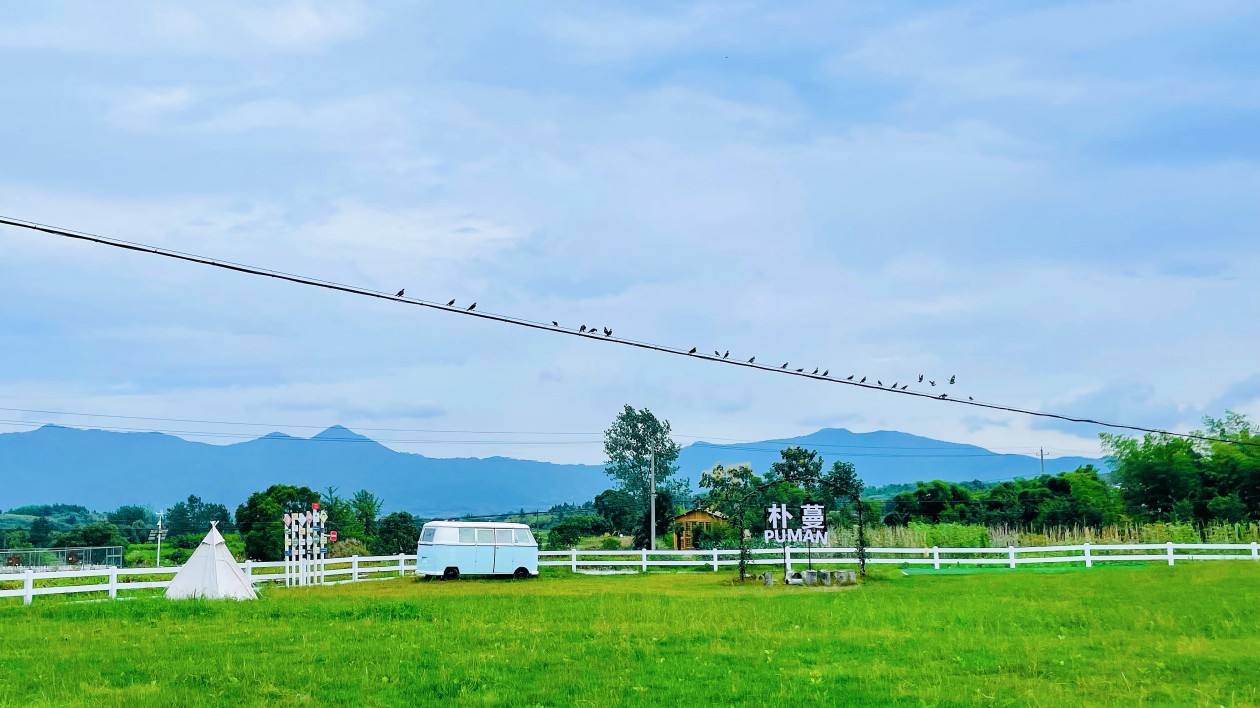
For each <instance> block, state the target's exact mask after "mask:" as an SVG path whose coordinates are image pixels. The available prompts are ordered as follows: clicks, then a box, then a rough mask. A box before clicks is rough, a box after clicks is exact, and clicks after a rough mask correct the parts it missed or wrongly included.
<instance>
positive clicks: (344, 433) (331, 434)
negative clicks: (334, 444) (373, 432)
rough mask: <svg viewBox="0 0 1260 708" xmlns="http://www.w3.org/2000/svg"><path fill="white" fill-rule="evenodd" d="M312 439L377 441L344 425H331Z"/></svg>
mask: <svg viewBox="0 0 1260 708" xmlns="http://www.w3.org/2000/svg"><path fill="white" fill-rule="evenodd" d="M311 440H366V441H369V442H376V441H375V440H372V438H369V437H367V436H366V435H359V434H358V433H356V432H354V431H353V430H351V429H349V428H347V427H345V426H344V425H333V426H329V427H328V428H326V429H325V430H324V431H323V432H321V433H319V434H318V435H315V436H313V437H312V438H311Z"/></svg>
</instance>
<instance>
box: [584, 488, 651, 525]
mask: <svg viewBox="0 0 1260 708" xmlns="http://www.w3.org/2000/svg"><path fill="white" fill-rule="evenodd" d="M642 509H643V507H642V505H640V504H638V503H637V502H635V500H634V497H631V496H630V495H629V494H626V493H625V492H623V491H621V490H620V489H605V490H604V491H602V492H600V493H599V495H598V496H596V497H595V511H596V512H598V513H599V515H600V516H602V517H604V520H605V521H607V522H608V526H609V528H611V529H612V532H613V533H615V534H619V535H631V534H633V533H634V532H635V529H636V528H637V527H638V526H639V517H640V516H641V515H642Z"/></svg>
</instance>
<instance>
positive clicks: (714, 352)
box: [713, 349, 722, 356]
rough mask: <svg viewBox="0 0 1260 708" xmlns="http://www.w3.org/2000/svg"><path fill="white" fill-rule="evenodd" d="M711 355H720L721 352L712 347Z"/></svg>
mask: <svg viewBox="0 0 1260 708" xmlns="http://www.w3.org/2000/svg"><path fill="white" fill-rule="evenodd" d="M713 356H722V352H720V351H718V350H716V349H714V350H713Z"/></svg>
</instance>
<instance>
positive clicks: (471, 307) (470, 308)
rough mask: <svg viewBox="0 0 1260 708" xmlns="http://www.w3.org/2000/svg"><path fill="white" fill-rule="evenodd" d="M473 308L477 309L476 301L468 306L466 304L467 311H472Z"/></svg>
mask: <svg viewBox="0 0 1260 708" xmlns="http://www.w3.org/2000/svg"><path fill="white" fill-rule="evenodd" d="M475 309H477V303H475V302H474V303H473V304H471V305H469V306H468V311H469V312H472V311H473V310H475Z"/></svg>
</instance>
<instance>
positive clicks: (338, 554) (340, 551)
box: [328, 538, 372, 558]
mask: <svg viewBox="0 0 1260 708" xmlns="http://www.w3.org/2000/svg"><path fill="white" fill-rule="evenodd" d="M370 555H372V553H371V552H370V551H369V550H368V547H367V544H366V543H364V542H362V541H360V540H359V539H357V538H347V539H346V540H344V541H336V542H334V543H333V544H332V546H330V547H329V548H328V557H329V558H349V557H350V556H370Z"/></svg>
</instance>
